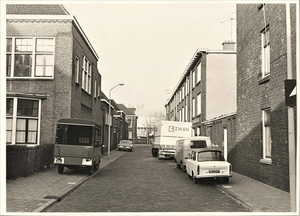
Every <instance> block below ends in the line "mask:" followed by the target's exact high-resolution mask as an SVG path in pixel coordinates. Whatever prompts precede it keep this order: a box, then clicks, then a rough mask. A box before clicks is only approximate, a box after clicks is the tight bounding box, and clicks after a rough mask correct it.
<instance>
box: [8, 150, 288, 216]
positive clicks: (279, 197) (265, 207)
mask: <svg viewBox="0 0 300 216" xmlns="http://www.w3.org/2000/svg"><path fill="white" fill-rule="evenodd" d="M123 154H125V152H123V151H116V150H114V151H111V154H110V159H108V158H107V155H104V156H102V158H101V165H100V169H99V171H98V172H101V169H103V168H104V167H105V166H107V165H108V164H110V163H112V162H113V161H114V160H116V159H118V158H119V157H121V156H122V155H123ZM89 178H91V176H89V175H87V173H86V171H85V170H83V171H82V172H78V171H77V172H74V171H72V170H68V169H65V173H64V174H63V175H59V174H58V173H57V169H56V168H51V169H49V170H46V171H44V172H40V173H37V174H34V175H31V176H28V177H25V178H18V179H16V180H13V181H8V182H6V212H42V211H43V210H44V209H46V208H47V207H49V206H50V205H52V204H53V203H55V202H57V201H59V200H61V199H63V198H64V197H65V196H67V195H69V194H70V193H71V192H72V191H74V190H75V189H76V188H77V187H79V186H80V185H81V184H83V183H84V182H85V181H87V180H88V179H89ZM218 189H220V190H221V191H223V192H224V193H227V194H228V195H229V196H231V197H233V198H234V199H236V200H237V201H239V202H240V203H241V204H243V205H245V206H247V207H248V208H249V209H250V211H253V212H290V204H289V193H287V192H285V191H282V190H279V189H276V188H274V187H271V186H269V185H266V184H263V183H261V182H258V181H255V180H253V179H251V178H248V177H246V176H243V175H240V174H238V173H234V174H233V177H232V178H231V179H230V180H229V184H220V185H218ZM289 215H291V213H290V214H289Z"/></svg>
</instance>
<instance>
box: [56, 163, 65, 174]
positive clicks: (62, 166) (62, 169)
mask: <svg viewBox="0 0 300 216" xmlns="http://www.w3.org/2000/svg"><path fill="white" fill-rule="evenodd" d="M64 168H65V167H64V165H61V164H59V165H58V166H57V172H58V173H59V174H63V173H64Z"/></svg>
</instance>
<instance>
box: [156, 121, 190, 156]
mask: <svg viewBox="0 0 300 216" xmlns="http://www.w3.org/2000/svg"><path fill="white" fill-rule="evenodd" d="M191 134H192V123H191V122H179V121H161V122H159V123H158V124H156V125H155V133H154V142H153V143H152V150H151V151H152V156H153V157H158V159H162V158H174V157H175V145H176V141H177V140H178V139H180V138H184V137H190V136H191Z"/></svg>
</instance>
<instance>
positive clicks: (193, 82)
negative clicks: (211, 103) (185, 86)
mask: <svg viewBox="0 0 300 216" xmlns="http://www.w3.org/2000/svg"><path fill="white" fill-rule="evenodd" d="M192 77H193V80H192V88H195V82H196V77H195V71H193V73H192Z"/></svg>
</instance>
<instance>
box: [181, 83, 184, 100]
mask: <svg viewBox="0 0 300 216" xmlns="http://www.w3.org/2000/svg"><path fill="white" fill-rule="evenodd" d="M181 89H182V91H181V93H182V95H181V97H182V100H183V99H184V85H183V86H182V87H181Z"/></svg>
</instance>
